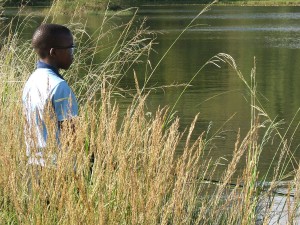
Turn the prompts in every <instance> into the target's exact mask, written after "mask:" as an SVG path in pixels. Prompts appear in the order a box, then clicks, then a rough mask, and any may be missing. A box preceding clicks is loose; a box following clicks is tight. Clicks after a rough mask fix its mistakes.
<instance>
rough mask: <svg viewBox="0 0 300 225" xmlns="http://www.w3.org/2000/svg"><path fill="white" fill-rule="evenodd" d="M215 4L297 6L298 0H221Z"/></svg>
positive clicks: (299, 3)
mask: <svg viewBox="0 0 300 225" xmlns="http://www.w3.org/2000/svg"><path fill="white" fill-rule="evenodd" d="M217 4H219V5H237V6H299V5H300V1H299V0H294V1H287V0H275V1H272V0H261V1H257V0H256V1H255V0H248V1H247V0H245V1H241V0H221V1H219V2H218V3H217Z"/></svg>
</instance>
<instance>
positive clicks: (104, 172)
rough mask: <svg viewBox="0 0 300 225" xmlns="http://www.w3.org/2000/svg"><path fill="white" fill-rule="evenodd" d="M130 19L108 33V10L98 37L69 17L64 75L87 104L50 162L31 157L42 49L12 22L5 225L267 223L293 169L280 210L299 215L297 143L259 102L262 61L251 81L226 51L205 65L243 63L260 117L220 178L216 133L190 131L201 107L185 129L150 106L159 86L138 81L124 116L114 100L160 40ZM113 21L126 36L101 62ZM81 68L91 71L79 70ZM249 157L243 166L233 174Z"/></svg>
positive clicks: (4, 82)
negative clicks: (33, 80)
mask: <svg viewBox="0 0 300 225" xmlns="http://www.w3.org/2000/svg"><path fill="white" fill-rule="evenodd" d="M54 7H55V6H54ZM51 10H54V8H52V9H51ZM134 16H135V14H133V18H132V20H130V21H129V22H128V23H126V24H124V25H121V26H113V27H110V29H108V30H107V28H106V26H105V25H106V24H107V23H109V22H110V17H109V16H104V19H103V22H102V25H101V26H100V27H99V30H98V31H97V32H95V33H94V34H89V33H88V32H87V29H86V27H85V23H84V22H83V23H78V22H77V23H75V22H74V20H72V19H71V21H70V23H69V24H68V26H69V27H71V28H72V30H73V32H74V36H75V40H76V43H77V46H78V47H77V52H76V55H75V58H76V60H75V62H74V64H73V66H72V68H71V70H70V71H67V72H66V73H65V74H64V76H65V77H66V78H67V79H68V80H70V82H71V83H72V87H73V88H74V90H76V94H77V96H78V97H79V100H80V106H81V112H80V117H79V118H78V119H77V120H76V121H74V122H75V123H76V124H75V126H76V131H75V133H76V134H75V137H76V138H74V135H73V134H70V133H67V132H66V133H64V134H63V135H64V136H63V137H62V147H61V150H60V151H59V152H58V150H57V147H56V144H55V143H54V142H51V141H50V142H49V143H48V147H47V150H46V152H45V154H46V155H47V154H51V153H53V152H55V153H57V154H58V155H59V157H58V161H57V166H56V167H54V168H34V167H33V168H31V167H29V166H28V165H27V164H26V162H27V160H26V155H25V143H24V138H23V137H24V132H23V125H24V121H23V116H22V104H21V100H20V99H21V92H22V87H23V84H24V82H25V81H26V79H27V78H28V76H29V74H30V72H31V71H32V70H33V68H34V63H35V60H36V57H35V55H34V53H33V51H32V49H31V48H30V44H29V41H28V42H24V41H23V40H21V39H20V34H21V32H22V27H23V25H24V24H19V25H20V26H17V29H16V30H13V29H12V26H11V24H10V25H9V26H8V27H7V29H8V30H9V35H8V36H7V38H6V39H5V40H4V44H3V46H2V48H1V54H0V74H1V82H0V96H1V102H0V104H1V106H0V123H1V131H0V132H1V135H0V149H1V151H0V223H1V224H255V223H258V224H269V222H270V221H271V222H272V221H274V220H277V218H279V216H277V215H275V214H274V207H273V205H274V202H275V201H276V200H278V191H279V190H278V188H279V187H280V185H281V184H282V182H281V181H282V180H283V178H286V176H287V175H289V182H288V183H287V184H288V187H287V188H286V190H287V193H286V194H285V195H284V197H287V198H284V199H287V200H288V201H287V202H286V205H287V207H285V208H284V209H281V210H279V212H282V213H287V217H286V218H287V221H288V222H287V223H290V224H292V223H293V222H295V221H296V220H297V210H298V204H299V191H298V190H299V167H298V164H297V160H296V159H294V158H293V151H292V149H290V148H289V146H290V145H289V142H290V140H289V139H288V138H287V137H286V136H285V135H284V134H283V135H282V134H281V133H280V132H279V130H278V129H279V127H280V123H276V122H274V120H272V119H271V118H270V117H269V116H268V114H267V112H266V110H265V109H264V108H263V106H262V105H261V104H260V102H259V99H258V98H257V91H256V85H255V74H256V71H255V66H254V68H253V70H252V72H251V74H250V78H251V79H250V80H251V82H250V83H248V82H247V81H246V80H247V79H246V78H245V77H244V76H243V74H242V73H241V72H240V71H239V70H238V67H237V65H236V64H235V61H234V59H233V58H232V57H231V56H229V55H227V54H224V53H220V54H218V55H216V56H214V57H213V58H211V59H210V60H209V61H208V62H207V63H209V64H215V65H216V66H221V65H223V64H228V65H229V66H231V67H232V69H233V70H234V71H236V74H237V76H239V77H240V79H241V82H243V83H244V84H245V89H246V90H248V93H249V99H250V104H249V110H250V111H251V115H252V117H251V121H249V123H250V125H251V126H250V129H249V131H248V133H247V134H246V135H245V136H241V135H240V134H238V135H237V139H236V143H235V146H233V149H232V159H231V161H230V162H229V163H228V165H227V166H226V169H225V170H224V171H223V173H222V176H220V177H219V179H218V180H214V179H213V177H215V176H214V175H215V172H216V170H217V169H218V167H217V164H218V162H215V161H213V160H212V159H211V158H209V157H208V156H207V154H206V152H208V151H209V150H210V146H211V145H210V144H211V142H212V141H213V138H212V139H207V138H206V136H205V134H202V135H200V136H199V137H198V138H196V139H192V134H193V131H194V128H195V123H196V121H197V119H198V115H195V119H194V121H193V123H192V124H191V125H190V127H189V128H187V129H186V130H185V131H184V132H180V131H179V126H180V118H174V119H173V120H169V121H168V126H166V118H168V115H169V110H168V107H162V108H158V109H157V111H156V113H155V115H154V116H152V117H151V118H149V117H148V116H146V114H145V112H146V110H145V103H146V100H147V97H148V95H149V94H151V92H150V93H149V92H146V91H144V90H146V88H144V87H142V89H140V87H139V84H138V83H137V84H136V90H135V92H136V94H134V95H133V99H132V104H131V105H130V106H129V107H128V108H127V111H126V112H125V114H124V116H123V117H122V116H121V113H120V109H119V108H120V106H119V104H118V103H117V102H115V101H114V99H113V96H114V95H115V94H117V93H120V94H122V93H124V92H123V90H121V89H119V88H118V83H119V81H120V79H122V77H123V75H124V74H126V72H127V70H128V68H130V66H131V65H132V64H135V63H140V60H141V56H144V55H146V56H147V55H149V54H150V52H151V49H152V44H153V41H154V39H153V36H151V34H150V36H149V32H148V31H147V29H145V28H144V26H143V24H141V26H139V27H138V29H133V28H134V27H133V26H134V21H135V17H134ZM45 21H54V22H55V21H56V18H52V17H46V18H45ZM24 23H26V21H25V22H24ZM111 29H118V30H120V37H119V38H118V39H117V41H116V42H115V43H113V44H111V45H109V46H111V47H110V54H108V55H107V57H106V59H105V60H104V61H103V62H102V63H101V64H100V65H98V64H95V62H94V56H95V55H96V54H98V53H99V51H101V48H102V47H103V46H101V40H103V39H106V38H107V37H109V35H110V32H111ZM89 46H90V47H89ZM144 63H145V64H146V63H147V62H144ZM79 71H80V72H84V73H85V76H84V77H82V78H76V77H75V78H74V76H71V74H78V73H79ZM151 74H152V73H151ZM152 75H153V74H152ZM152 75H151V76H152ZM292 138H293V137H292ZM275 139H279V141H278V143H279V144H278V145H277V146H275V148H277V153H276V155H277V158H275V156H274V160H276V163H277V166H276V167H275V169H274V171H271V169H270V172H269V175H270V174H271V175H272V176H273V178H272V179H271V180H268V179H267V177H269V176H267V175H268V174H265V176H262V177H263V179H260V180H259V178H258V177H259V176H258V175H259V171H258V165H259V163H260V162H261V160H262V159H261V158H260V155H261V152H262V151H264V148H265V145H266V144H267V143H268V142H270V141H274V140H275ZM53 140H54V138H53ZM179 148H180V149H182V154H180V155H178V154H177V150H178V149H179ZM92 154H93V155H94V158H95V161H94V164H93V166H92V165H91V162H90V157H91V155H92ZM75 158H76V170H74V161H73V159H75ZM242 161H243V162H244V165H245V166H244V168H243V171H242V173H241V174H239V175H238V176H236V175H235V173H236V170H237V166H238V164H239V163H241V162H242ZM290 161H293V163H295V170H294V171H293V172H292V173H290V174H287V172H286V165H287V163H289V162H290ZM91 166H92V169H91ZM270 168H271V167H270ZM272 168H273V167H272ZM234 177H238V178H237V179H234ZM260 177H261V176H260ZM276 193H277V194H276ZM277 212H278V211H276V213H277Z"/></svg>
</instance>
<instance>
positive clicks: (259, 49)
mask: <svg viewBox="0 0 300 225" xmlns="http://www.w3.org/2000/svg"><path fill="white" fill-rule="evenodd" d="M202 8H203V6H197V5H193V6H144V7H141V8H140V10H139V11H138V18H139V19H143V18H144V17H147V21H146V26H148V27H149V29H150V30H151V31H155V32H158V36H157V40H156V42H157V45H155V50H156V53H153V54H152V55H151V57H150V60H151V62H152V65H154V66H155V65H156V63H157V62H158V61H159V60H160V58H161V57H162V55H163V54H164V53H165V52H166V51H167V49H168V48H169V46H170V45H171V44H172V43H173V42H174V40H175V39H176V38H177V37H178V35H179V34H180V32H181V31H182V30H183V29H184V28H185V27H186V26H187V25H188V24H189V22H190V21H191V20H192V19H193V18H194V17H195V16H196V15H197V14H198V13H199V12H200V11H201V9H202ZM128 18H129V16H126V15H120V16H119V17H118V19H119V20H120V21H122V20H126V19H128ZM66 19H68V18H66V17H65V16H62V18H61V20H62V21H64V20H66ZM37 20H38V19H37ZM99 23H100V21H99V15H89V16H88V22H87V27H88V28H89V29H90V30H91V32H92V30H93V29H94V28H95V25H97V24H99ZM194 24H195V26H193V27H191V28H189V29H188V30H187V31H186V32H185V34H184V35H183V36H182V37H181V38H180V39H179V40H178V41H177V42H176V44H175V45H174V46H173V47H172V49H171V50H170V51H169V53H168V54H167V55H166V57H165V58H164V60H163V61H162V62H161V63H160V65H159V66H158V68H157V70H156V72H155V73H154V75H153V77H152V78H151V80H150V81H149V83H148V85H149V86H164V85H170V84H174V83H177V84H180V83H187V82H189V81H190V80H191V78H192V77H193V76H194V75H195V73H196V72H197V71H198V70H199V68H200V67H201V66H202V65H203V64H204V63H205V62H206V61H207V60H209V59H210V58H211V57H212V56H214V55H216V54H217V53H228V54H230V55H231V56H232V57H233V58H234V59H235V60H236V63H237V65H238V68H239V69H240V71H241V72H242V73H243V75H244V76H245V77H246V79H247V80H248V81H249V80H250V73H251V69H252V68H253V65H254V57H255V59H256V60H255V61H256V82H257V90H258V92H259V99H260V101H261V103H262V104H263V105H264V107H265V109H266V111H267V112H268V113H269V115H270V116H271V118H273V119H275V118H276V120H277V121H278V120H281V119H284V121H285V122H286V125H283V126H282V127H283V130H282V133H283V134H284V132H285V130H286V128H287V127H288V126H289V124H290V123H291V122H292V121H293V118H294V116H295V115H296V113H297V110H298V109H299V106H300V88H299V87H300V76H299V72H300V7H217V6H214V7H212V8H211V10H209V11H208V12H205V13H204V14H203V15H201V16H200V17H199V18H198V19H197V20H196V21H195V23H194ZM99 25H100V24H99ZM33 27H34V26H33ZM26 32H27V34H28V35H29V34H30V35H31V33H32V30H30V29H29V30H26ZM25 35H26V33H25ZM30 35H29V36H28V37H30ZM99 61H101V59H99ZM221 65H222V67H221V68H217V67H216V66H212V65H209V66H207V67H205V69H203V70H202V71H201V72H200V73H199V74H198V75H197V76H196V78H195V79H194V80H193V82H192V83H191V85H192V86H191V87H189V88H188V89H187V90H186V92H185V93H184V95H183V96H182V98H181V99H180V101H179V102H178V104H177V106H176V111H177V114H176V115H177V116H179V117H180V122H181V129H182V130H183V129H184V128H186V127H188V125H189V124H190V123H191V122H192V120H193V118H194V116H195V115H196V114H197V113H198V112H200V118H199V121H198V122H197V126H196V129H195V132H194V137H196V136H198V135H200V134H201V133H202V132H204V131H207V130H208V127H210V130H209V133H208V136H211V135H212V134H214V133H215V132H216V131H219V132H220V133H219V135H218V137H219V138H218V139H216V140H215V147H214V148H213V149H212V150H211V152H210V156H212V157H213V158H214V159H217V158H220V157H223V158H222V159H221V161H220V163H221V164H222V163H224V164H227V163H228V162H227V161H226V159H230V158H231V156H232V152H233V149H234V143H235V140H236V136H237V132H238V130H239V129H241V134H242V137H243V135H245V134H246V132H247V131H248V129H249V127H250V101H249V95H248V92H247V89H246V87H245V85H244V84H243V83H242V81H241V80H240V79H239V78H238V76H237V75H236V73H235V72H234V71H233V70H232V69H230V68H229V67H228V66H226V65H225V64H221ZM136 70H137V76H138V77H139V78H140V79H141V80H143V76H144V72H143V70H142V69H139V68H138V67H137V68H136ZM120 85H121V86H122V87H130V86H134V80H133V76H132V75H131V76H130V75H128V76H127V77H125V78H124V79H123V80H122V82H121V83H120ZM181 91H182V88H169V89H165V90H164V91H162V90H160V89H157V90H156V91H153V92H152V93H151V94H150V96H149V99H148V102H147V108H148V110H149V111H150V112H154V111H155V110H156V109H157V107H158V106H165V105H170V106H173V104H174V103H175V101H176V100H177V98H178V96H179V95H180V93H181ZM119 101H120V103H121V105H122V106H123V107H124V108H125V107H126V106H127V104H128V102H129V101H128V99H122V98H120V99H119ZM232 116H233V117H232ZM231 117H232V118H231ZM230 118H231V119H230ZM298 121H299V116H296V118H295V121H294V122H293V123H292V124H291V126H290V128H289V132H288V133H287V136H288V137H293V141H292V142H291V150H292V151H293V152H294V155H295V157H296V159H297V161H299V159H300V152H299V150H298V144H299V143H300V136H299V130H296V126H297V123H298ZM276 149H277V146H276V145H269V146H268V147H267V148H266V149H265V150H264V152H263V153H262V156H261V157H262V158H261V160H260V164H259V168H260V170H261V172H260V173H261V174H264V172H265V171H266V170H267V169H268V168H269V166H270V163H271V161H272V158H273V155H274V154H275V152H276ZM274 165H276V162H275V164H274ZM220 167H221V168H222V166H220ZM242 167H243V165H242V164H241V165H240V167H239V168H240V169H241V168H242ZM224 168H225V167H224ZM220 171H222V169H220Z"/></svg>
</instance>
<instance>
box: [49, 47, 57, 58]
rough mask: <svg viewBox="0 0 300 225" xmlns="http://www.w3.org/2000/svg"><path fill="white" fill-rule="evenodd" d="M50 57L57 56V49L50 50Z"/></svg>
mask: <svg viewBox="0 0 300 225" xmlns="http://www.w3.org/2000/svg"><path fill="white" fill-rule="evenodd" d="M49 55H50V56H55V55H56V52H55V49H54V48H50V50H49Z"/></svg>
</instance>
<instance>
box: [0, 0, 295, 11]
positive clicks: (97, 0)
mask: <svg viewBox="0 0 300 225" xmlns="http://www.w3.org/2000/svg"><path fill="white" fill-rule="evenodd" d="M54 1H56V2H60V4H64V6H66V7H67V8H70V7H71V8H74V7H75V6H76V7H82V8H84V9H86V10H89V11H93V10H94V11H97V10H105V9H106V8H107V6H108V8H110V9H112V10H120V9H122V8H126V7H135V6H140V5H153V4H208V3H211V2H212V0H190V1H183V0H160V1H157V0H90V1H84V0H77V1H72V0H54ZM52 3H53V0H45V1H41V0H0V5H1V4H2V5H4V6H21V5H28V6H51V5H52ZM216 5H248V6H284V5H286V6H293V5H294V6H297V5H300V0H261V1H260V0H218V1H216Z"/></svg>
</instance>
